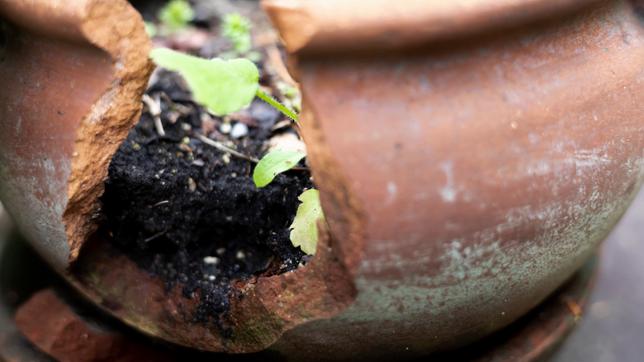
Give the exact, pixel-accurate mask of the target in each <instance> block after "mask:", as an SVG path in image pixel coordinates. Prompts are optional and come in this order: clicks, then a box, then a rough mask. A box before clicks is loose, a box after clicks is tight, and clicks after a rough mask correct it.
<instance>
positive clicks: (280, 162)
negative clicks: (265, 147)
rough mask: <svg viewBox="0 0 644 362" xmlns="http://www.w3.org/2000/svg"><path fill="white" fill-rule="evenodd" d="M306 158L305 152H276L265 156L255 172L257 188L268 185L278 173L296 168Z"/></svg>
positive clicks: (254, 178) (254, 177)
mask: <svg viewBox="0 0 644 362" xmlns="http://www.w3.org/2000/svg"><path fill="white" fill-rule="evenodd" d="M304 157H306V153H305V152H291V151H274V152H271V153H269V154H267V155H266V156H264V157H263V158H262V159H261V160H260V161H259V163H258V164H257V166H256V167H255V171H254V172H253V181H255V186H257V187H264V186H266V185H268V184H269V183H270V182H271V181H273V179H274V178H275V176H277V174H278V173H281V172H284V171H287V170H290V169H291V168H293V167H295V165H297V163H298V162H300V160H301V159H303V158H304Z"/></svg>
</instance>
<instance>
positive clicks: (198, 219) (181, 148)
mask: <svg viewBox="0 0 644 362" xmlns="http://www.w3.org/2000/svg"><path fill="white" fill-rule="evenodd" d="M151 57H152V58H153V60H154V61H155V62H156V63H157V64H159V65H160V66H162V67H164V68H167V69H171V70H176V71H178V72H179V73H180V74H181V75H183V78H184V79H185V82H186V83H187V84H188V85H189V87H190V90H191V93H192V95H190V93H188V92H187V91H186V90H184V89H182V86H181V84H182V82H181V80H180V79H179V78H178V77H177V76H176V75H175V74H174V73H171V72H168V71H160V72H158V74H159V79H158V81H156V82H155V84H152V85H151V87H150V88H149V89H148V91H147V93H148V94H147V95H146V100H145V102H146V104H147V105H148V109H149V111H148V112H144V113H143V114H142V116H141V119H140V120H139V124H137V125H136V126H135V127H134V128H133V129H132V131H131V132H130V134H129V136H128V138H127V140H126V141H125V142H124V143H123V144H122V145H121V147H120V149H119V151H118V152H117V154H116V155H115V156H114V158H113V160H112V163H111V164H110V171H109V179H108V181H107V182H106V191H105V194H104V196H103V197H102V199H101V202H102V205H103V211H104V212H103V214H104V219H105V221H104V229H103V230H104V232H105V234H106V235H108V236H110V240H111V242H112V243H113V244H114V245H116V246H117V247H118V248H119V249H120V250H121V251H123V252H124V253H125V254H126V255H128V256H129V257H130V258H131V259H132V260H134V261H135V262H137V263H138V264H139V265H140V266H141V267H142V268H144V269H146V270H148V271H150V273H151V275H153V276H158V277H161V278H163V280H165V282H166V286H167V287H168V288H174V287H177V286H179V287H180V288H182V292H183V295H184V296H185V297H186V298H193V297H196V296H198V297H199V299H200V303H199V307H198V308H197V312H196V313H195V314H194V315H192V316H191V318H193V319H194V320H195V321H200V322H202V323H204V324H208V323H214V324H215V325H216V326H217V327H218V328H219V329H220V330H221V332H222V334H223V335H224V336H225V337H226V336H228V334H227V333H229V331H228V330H227V329H226V327H224V326H225V325H226V324H227V323H225V322H224V321H225V319H226V318H227V317H226V316H227V312H228V310H229V308H230V304H229V303H230V295H231V293H234V291H233V289H232V286H233V285H234V284H235V282H236V281H239V280H245V279H248V278H251V277H253V276H256V275H264V276H270V275H274V274H280V273H283V272H288V271H292V270H294V269H296V268H298V267H299V266H302V265H304V264H306V262H308V260H309V259H310V255H311V254H313V253H314V252H315V245H316V242H317V220H323V215H322V209H321V207H320V206H319V198H318V194H317V191H316V190H312V189H311V188H312V183H311V180H310V176H309V175H308V172H307V171H308V169H307V168H306V167H303V166H305V165H303V164H302V159H303V158H304V157H305V153H298V154H297V155H292V154H291V153H289V152H284V151H274V152H271V153H269V154H267V155H266V156H264V157H263V158H262V154H263V153H264V151H263V146H264V145H265V143H266V142H267V140H268V134H269V133H270V132H271V129H272V128H273V126H275V125H276V124H277V119H278V117H277V115H278V113H277V112H275V111H273V112H275V113H274V116H271V117H269V118H266V117H265V116H266V114H268V113H270V112H268V110H271V108H268V107H264V106H265V105H266V103H263V102H261V101H258V100H256V99H255V96H256V95H257V96H259V98H261V99H264V100H266V101H267V102H268V103H269V104H271V105H273V106H276V108H278V109H280V111H285V113H286V114H287V115H288V116H289V117H291V118H292V119H297V114H296V113H295V112H292V111H290V110H288V109H286V108H285V107H283V106H282V105H281V104H279V103H277V102H276V101H275V100H273V99H272V98H271V97H270V96H269V95H267V94H265V93H263V92H261V90H260V89H259V86H258V69H257V67H256V66H255V65H254V64H253V63H251V62H250V61H248V60H245V59H235V60H230V61H223V60H221V59H217V60H213V61H210V60H206V59H199V58H195V57H189V56H187V55H183V54H179V53H175V52H172V51H170V50H167V49H158V50H155V51H154V52H153V53H152V54H151ZM193 100H194V101H195V102H196V103H193V102H192V101H193ZM249 102H250V103H251V105H250V108H249V109H248V110H246V111H245V112H247V113H248V112H250V113H257V114H258V116H257V118H253V119H251V120H247V121H245V122H250V123H249V124H252V123H253V122H256V123H254V124H255V125H254V126H251V127H250V128H248V129H249V131H247V132H248V133H247V135H246V136H244V137H242V138H235V137H232V136H228V135H222V134H219V133H217V132H216V130H213V129H216V128H212V125H211V126H208V124H211V123H212V121H209V122H206V123H204V116H206V118H209V117H211V116H209V115H208V114H207V112H205V109H204V108H203V107H202V106H201V105H200V104H203V105H204V106H205V107H208V108H209V109H210V110H211V111H212V112H213V113H216V114H219V115H224V114H229V113H231V112H237V113H239V112H242V113H243V112H244V110H242V111H239V110H240V108H242V107H243V106H245V105H246V104H248V103H249ZM256 110H258V112H255V111H256ZM238 111H239V112H238ZM259 111H261V112H259ZM214 120H215V121H216V122H226V120H225V118H223V117H215V118H214ZM239 123H241V122H238V123H237V124H239ZM223 124H225V123H222V125H223ZM237 124H236V125H237ZM220 127H221V126H220ZM248 129H247V130H248ZM160 130H161V131H163V132H159V131H160ZM208 134H210V135H211V138H208V137H207V135H208ZM212 138H214V139H212ZM213 146H214V147H213ZM294 156H297V157H294ZM260 158H261V160H259V159H260ZM255 162H258V163H257V166H256V167H253V166H255ZM298 164H299V165H300V167H299V168H298V167H295V171H294V170H293V167H294V166H297V165H298ZM253 168H254V169H255V172H254V173H253ZM289 169H290V171H288V170H289ZM256 181H257V182H256ZM259 186H262V187H259ZM298 199H299V200H300V201H301V204H300V205H299V206H298ZM307 254H308V255H307Z"/></svg>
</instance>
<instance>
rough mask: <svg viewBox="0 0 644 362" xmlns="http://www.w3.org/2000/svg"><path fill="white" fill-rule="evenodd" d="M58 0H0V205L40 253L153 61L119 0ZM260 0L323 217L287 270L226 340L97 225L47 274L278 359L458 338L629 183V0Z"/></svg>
mask: <svg viewBox="0 0 644 362" xmlns="http://www.w3.org/2000/svg"><path fill="white" fill-rule="evenodd" d="M108 3H109V4H110V5H112V4H117V5H118V6H116V5H115V7H114V6H112V7H106V6H107V4H108ZM34 4H35V5H34ZM65 4H66V5H69V7H67V6H65V7H59V5H61V4H59V2H58V1H54V0H50V1H46V0H39V1H32V2H29V3H28V4H23V2H22V1H19V0H0V16H1V17H3V18H4V19H5V22H4V24H6V25H3V28H2V29H3V34H4V37H3V39H4V40H3V42H2V47H3V48H2V50H0V52H1V54H0V80H2V82H3V83H2V84H9V85H10V86H9V87H3V88H2V89H0V117H1V118H0V198H1V199H2V201H3V202H4V203H5V204H6V206H7V209H8V210H9V212H10V213H11V214H12V216H13V217H14V218H15V219H16V220H17V221H18V224H19V225H20V226H21V228H22V230H23V231H24V232H25V234H26V235H27V236H28V237H29V238H30V239H31V241H32V242H33V243H34V245H36V247H37V248H38V250H39V251H40V252H41V253H42V254H44V255H45V256H46V257H47V258H48V260H49V261H50V262H52V263H53V264H55V265H56V266H58V268H59V269H61V270H63V269H65V268H66V267H67V265H68V264H69V262H70V261H72V260H74V259H75V258H76V255H77V252H78V248H79V247H80V245H81V244H82V243H83V242H84V241H85V239H86V238H87V236H88V235H90V234H91V232H92V231H93V228H94V227H95V226H93V224H92V222H91V221H92V217H93V216H94V215H95V214H96V213H97V212H98V210H97V209H96V208H95V205H96V200H97V197H98V195H99V194H100V193H101V190H102V187H103V186H102V182H103V179H104V178H105V175H106V173H107V165H108V163H109V160H110V157H111V156H112V155H113V153H114V152H115V150H116V148H117V147H118V144H119V142H120V141H121V140H122V139H123V138H124V137H125V136H126V134H127V130H128V129H129V127H130V126H131V125H132V124H133V123H134V122H135V121H136V119H137V117H138V112H139V111H140V102H139V97H140V96H141V94H142V92H143V89H144V87H145V83H146V82H147V77H148V76H149V72H150V70H151V65H150V63H149V62H148V61H147V58H146V55H147V52H148V50H149V49H150V43H149V40H148V39H147V37H146V36H145V34H144V30H143V24H142V22H141V21H140V18H139V17H138V15H137V14H136V13H135V12H133V10H132V9H131V8H129V6H127V4H126V3H125V2H124V1H118V2H113V1H107V0H78V1H72V2H65ZM263 4H264V7H265V9H266V10H267V12H268V13H269V15H270V16H271V17H272V18H273V20H274V22H275V24H276V25H277V27H278V29H279V30H280V32H281V33H282V37H283V38H284V39H285V40H286V45H287V48H288V49H289V51H290V52H291V61H292V62H291V63H292V64H293V66H294V68H293V69H294V71H295V73H296V75H297V77H298V79H299V81H300V82H301V83H300V84H301V89H302V91H303V95H304V109H303V113H302V115H301V124H302V127H303V131H304V135H305V138H306V141H307V147H308V150H309V159H310V163H311V167H312V172H313V176H314V180H315V183H316V186H317V187H318V188H319V189H320V195H321V200H322V205H323V207H324V210H325V215H326V219H327V221H328V225H329V231H330V233H329V234H328V235H327V233H322V235H321V238H320V242H319V245H318V251H317V253H316V256H315V258H314V259H313V260H312V261H311V263H308V264H307V266H306V267H304V268H299V269H297V270H296V271H294V272H292V273H286V274H282V275H277V276H258V277H257V278H253V279H252V280H249V281H244V282H240V283H237V284H236V285H235V286H234V288H235V294H234V296H233V300H232V301H231V310H230V313H229V315H227V316H226V328H227V331H228V334H226V335H223V334H222V333H221V332H220V330H219V329H218V328H217V326H215V325H214V323H213V324H208V325H205V324H203V323H201V322H199V323H198V322H194V321H193V320H191V318H190V311H191V310H194V309H195V308H196V306H197V304H198V303H199V300H198V299H199V296H195V298H193V299H190V300H187V299H186V298H183V297H182V295H181V291H180V290H179V288H176V290H173V291H172V292H170V293H168V292H167V290H166V289H165V287H164V284H163V281H162V280H161V279H159V278H152V277H150V275H149V273H147V272H146V271H144V270H141V269H139V268H138V267H137V266H136V264H134V263H133V262H132V261H130V260H127V259H126V258H125V257H124V256H122V255H118V253H116V252H114V251H113V250H111V249H110V247H109V244H107V243H105V242H101V241H100V240H96V242H95V243H92V244H91V245H92V246H91V247H89V245H88V248H87V254H86V256H83V257H81V258H79V260H78V261H77V264H76V267H75V269H74V270H73V271H72V273H70V274H67V277H68V278H69V279H71V280H72V281H73V282H74V283H75V284H76V286H77V287H78V288H79V289H80V290H82V291H83V292H84V293H86V295H88V296H89V297H90V298H92V299H93V300H94V301H95V302H96V303H97V304H100V305H102V306H103V307H104V308H105V309H107V310H109V311H110V312H111V313H113V314H114V315H116V316H118V317H119V318H120V319H122V320H123V321H124V322H126V323H128V324H130V325H132V326H134V327H136V328H138V329H139V330H141V331H143V332H146V333H148V334H152V335H155V336H158V337H160V338H163V339H166V340H169V341H172V342H175V343H179V344H182V345H185V346H190V347H195V348H200V349H203V350H210V351H227V352H233V353H248V352H257V351H262V350H263V351H265V352H267V353H270V355H271V356H273V357H275V358H282V359H288V360H311V359H317V360H353V361H358V360H369V361H373V360H378V359H382V360H387V359H389V360H391V359H395V360H404V359H412V358H414V357H418V356H422V355H425V354H428V353H432V352H438V351H442V350H447V349H451V348H455V347H458V346H462V345H465V344H467V343H470V342H472V341H474V340H476V339H479V338H481V337H483V336H485V335H488V334H490V333H492V332H493V331H495V330H497V329H499V328H501V327H503V326H505V325H507V324H508V323H510V322H512V321H514V320H516V319H517V318H518V317H520V316H521V315H523V314H525V313H526V312H527V311H528V310H529V309H531V308H532V307H534V306H535V305H537V304H538V303H539V302H540V301H542V300H543V299H544V298H545V297H546V296H548V295H549V294H550V293H552V292H553V291H554V290H555V289H556V288H557V287H558V286H560V285H561V284H562V283H563V282H564V281H565V280H566V279H567V278H568V277H569V276H570V275H571V274H572V273H573V272H574V271H575V270H576V269H577V268H579V267H580V266H581V265H582V263H583V262H584V261H585V260H586V259H587V258H588V257H589V256H590V255H591V254H592V253H593V251H594V250H595V249H596V248H597V246H598V245H599V243H600V242H601V241H602V240H603V239H604V238H605V237H606V235H607V234H608V233H609V232H610V230H611V229H612V228H613V226H614V225H615V224H616V223H617V221H618V220H619V218H620V216H621V215H622V214H623V212H624V211H625V210H626V208H627V207H628V205H629V203H630V201H631V200H632V198H633V197H634V195H635V193H636V192H637V190H638V189H639V187H640V185H641V183H642V181H643V179H644V168H643V167H644V165H643V162H644V158H643V157H644V154H643V153H644V127H643V118H642V117H644V110H642V109H641V107H639V101H640V100H641V98H642V97H644V74H643V72H642V65H643V64H644V60H643V59H644V30H642V26H641V25H640V23H639V22H638V19H640V18H641V16H639V15H638V14H641V13H642V12H641V11H640V7H639V5H638V4H635V3H631V2H628V1H589V0H565V1H548V0H530V1H519V0H503V1H478V0H457V1H452V2H439V1H435V2H427V1H423V0H400V1H396V2H390V1H384V0H377V1H368V0H356V1H351V2H348V1H326V0H311V1H306V2H303V1H297V0H269V1H264V2H263ZM32 5H33V7H31V8H30V6H32ZM25 14H30V15H29V16H32V15H31V14H35V15H34V18H33V19H32V18H28V17H27V15H25ZM92 14H94V15H92ZM98 15H101V16H98ZM47 18H51V19H48V20H52V21H54V23H53V24H54V25H51V24H50V25H46V24H47V23H45V22H43V23H42V24H41V23H38V22H39V21H44V20H47ZM7 19H11V20H10V21H6V20H7ZM34 19H35V20H34ZM98 19H101V21H98ZM106 19H109V21H107V20H106ZM38 24H41V25H38ZM121 29H123V30H121ZM6 34H9V35H6ZM60 49H62V50H64V51H63V52H62V53H60V54H59V53H56V52H54V50H60ZM81 53H88V54H89V55H90V57H89V58H85V57H80V55H79V54H81ZM52 57H53V58H52ZM52 59H55V60H56V59H57V60H56V61H55V62H54V61H52ZM86 59H94V60H92V61H88V60H86ZM70 69H73V71H71V70H70ZM86 73H87V74H91V75H92V76H90V77H86V78H82V79H84V80H83V81H78V82H75V81H73V79H75V78H71V77H72V76H73V75H77V74H86ZM79 87H80V89H79ZM70 94H73V95H75V96H72V97H69V96H68V95H70ZM33 99H37V100H38V101H40V103H39V104H38V106H33V105H32V104H34V103H29V102H31V101H33ZM61 105H64V106H65V107H64V108H61V107H62V106H61ZM92 105H93V107H92ZM58 117H60V120H59V119H58ZM34 150H36V151H39V150H42V152H41V153H38V152H36V151H34Z"/></svg>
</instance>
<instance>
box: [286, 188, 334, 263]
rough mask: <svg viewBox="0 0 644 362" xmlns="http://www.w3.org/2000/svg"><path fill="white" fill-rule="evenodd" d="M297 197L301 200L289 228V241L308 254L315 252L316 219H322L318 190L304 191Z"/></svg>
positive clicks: (316, 238)
mask: <svg viewBox="0 0 644 362" xmlns="http://www.w3.org/2000/svg"><path fill="white" fill-rule="evenodd" d="M298 199H299V200H300V201H301V202H302V204H300V206H298V207H297V213H296V214H295V219H293V224H292V225H291V226H290V227H289V229H291V230H292V231H291V242H292V243H293V245H294V246H299V247H300V249H302V251H303V252H305V253H307V254H308V255H313V254H315V249H316V247H317V242H318V220H322V221H325V220H324V214H323V213H322V205H320V195H319V194H318V190H307V191H304V192H303V193H302V194H301V195H300V196H299V197H298Z"/></svg>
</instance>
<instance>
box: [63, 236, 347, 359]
mask: <svg viewBox="0 0 644 362" xmlns="http://www.w3.org/2000/svg"><path fill="white" fill-rule="evenodd" d="M86 248H87V249H86V251H84V253H85V252H86V254H85V255H84V256H83V257H81V258H80V259H79V260H78V264H77V265H76V267H75V269H74V276H75V278H77V279H76V281H75V283H76V286H77V287H78V289H79V290H81V291H83V292H84V293H85V294H86V295H87V296H89V297H90V298H91V299H92V300H94V301H95V303H96V304H99V305H101V306H102V307H103V308H105V309H107V310H108V311H110V312H111V313H113V314H114V315H116V316H117V317H119V318H121V319H122V320H124V321H125V322H126V323H129V324H131V325H132V326H134V327H136V328H138V329H139V330H142V331H144V332H145V333H148V334H152V335H155V336H157V337H160V338H163V339H166V340H169V341H172V342H174V343H177V344H181V345H184V346H189V347H194V348H199V349H203V350H208V351H216V352H221V351H226V352H231V353H249V352H257V351H260V350H262V349H265V348H267V347H268V346H270V345H271V344H272V343H273V342H275V340H277V339H278V338H279V337H280V336H281V335H282V333H283V332H284V331H287V330H289V329H290V328H293V327H294V326H296V325H298V324H301V323H304V322H307V321H311V320H315V319H321V318H328V317H331V316H334V315H336V314H338V313H339V312H340V311H342V310H344V309H345V308H346V307H347V306H348V305H349V304H350V303H351V302H352V301H353V299H354V298H355V289H354V288H353V284H352V283H351V280H350V279H349V278H348V276H347V273H346V271H345V270H344V268H343V267H342V265H341V264H340V262H339V261H338V260H337V258H336V257H335V256H334V253H333V250H332V249H331V248H330V247H329V238H328V235H327V234H326V233H321V235H320V239H319V241H318V247H317V251H316V254H315V258H314V259H313V260H312V261H311V262H309V263H308V264H307V266H306V267H303V268H299V269H297V270H295V271H293V272H289V273H286V274H281V275H276V276H260V277H256V278H254V279H251V280H248V281H244V282H239V283H237V284H236V285H235V289H237V291H236V293H234V297H233V299H232V301H231V309H230V312H229V314H228V315H222V316H221V318H222V319H223V321H224V323H225V326H226V327H227V328H229V329H230V332H231V333H232V336H233V337H232V338H231V337H225V336H222V333H221V331H220V330H219V328H218V327H217V326H216V324H215V323H214V321H212V322H211V323H208V324H207V325H204V324H203V323H202V322H199V321H195V320H194V318H193V313H194V312H195V309H196V307H197V306H198V305H199V304H200V299H199V298H200V296H199V295H198V294H196V295H195V296H194V297H193V298H192V299H186V298H185V297H183V296H182V293H181V290H182V286H181V285H178V286H176V287H174V288H173V289H172V290H171V291H169V292H168V291H166V288H165V286H164V282H163V280H161V279H160V278H150V276H149V273H148V272H146V271H144V270H141V269H140V268H139V267H138V266H137V265H136V264H135V263H134V262H132V261H131V260H129V259H128V258H127V257H126V256H124V255H120V254H119V252H118V251H117V250H115V249H114V248H113V247H112V246H111V245H110V244H109V243H108V242H106V241H105V240H104V239H101V238H100V237H99V236H96V235H95V236H94V238H93V239H92V240H91V241H90V242H89V243H88V245H87V247H86Z"/></svg>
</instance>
